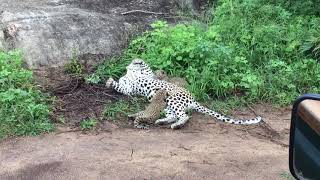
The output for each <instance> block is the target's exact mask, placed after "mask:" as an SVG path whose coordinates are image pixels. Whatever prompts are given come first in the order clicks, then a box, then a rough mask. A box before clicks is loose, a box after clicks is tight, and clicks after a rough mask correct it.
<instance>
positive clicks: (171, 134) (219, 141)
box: [0, 106, 290, 180]
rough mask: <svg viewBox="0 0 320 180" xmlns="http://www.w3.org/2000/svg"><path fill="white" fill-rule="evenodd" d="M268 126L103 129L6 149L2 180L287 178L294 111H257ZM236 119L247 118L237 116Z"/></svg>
mask: <svg viewBox="0 0 320 180" xmlns="http://www.w3.org/2000/svg"><path fill="white" fill-rule="evenodd" d="M255 110H256V111H257V112H258V113H261V114H262V115H263V117H264V118H265V120H266V122H267V123H268V124H270V126H271V127H272V129H274V130H275V131H273V130H272V129H270V127H269V128H268V127H266V126H236V125H226V124H222V123H219V122H216V121H214V120H212V119H211V118H208V117H204V116H203V115H199V114H194V115H193V117H192V119H191V120H190V122H189V123H188V124H187V126H186V127H185V128H183V129H181V130H175V131H173V130H171V129H166V128H153V129H151V130H149V131H147V130H135V129H128V128H118V127H117V126H116V125H113V124H111V123H107V122H106V123H105V126H106V129H105V130H104V131H100V132H98V133H89V134H84V133H81V132H68V129H67V128H65V127H63V128H59V129H60V130H58V131H57V132H54V133H50V134H46V135H42V136H39V137H21V138H15V139H10V140H7V141H5V142H2V143H0V167H1V169H0V179H3V180H6V179H23V180H37V179H39V180H40V179H41V180H42V179H48V180H49V179H55V180H56V179H211V180H212V179H230V180H231V179H232V180H233V179H252V180H257V179H268V180H269V179H287V177H288V172H289V170H288V147H287V144H288V143H287V142H288V128H289V118H290V113H289V111H288V110H275V109H271V108H268V107H265V106H257V107H255ZM236 114H239V115H241V114H245V112H242V113H239V112H238V113H236Z"/></svg>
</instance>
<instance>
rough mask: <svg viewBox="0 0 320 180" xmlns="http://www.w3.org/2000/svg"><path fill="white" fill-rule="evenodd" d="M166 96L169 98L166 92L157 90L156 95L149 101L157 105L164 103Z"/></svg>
mask: <svg viewBox="0 0 320 180" xmlns="http://www.w3.org/2000/svg"><path fill="white" fill-rule="evenodd" d="M168 96H169V94H168V92H167V90H165V89H159V90H157V91H156V93H155V94H154V96H153V97H152V99H151V101H155V102H157V103H165V102H166V99H167V98H168Z"/></svg>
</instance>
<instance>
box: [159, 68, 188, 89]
mask: <svg viewBox="0 0 320 180" xmlns="http://www.w3.org/2000/svg"><path fill="white" fill-rule="evenodd" d="M155 75H156V78H157V79H160V80H163V81H167V82H170V83H173V84H175V85H177V86H179V87H186V86H187V85H188V82H187V81H186V80H185V79H184V78H181V77H176V76H175V77H169V76H168V75H167V73H166V72H165V71H164V70H161V69H160V70H156V71H155Z"/></svg>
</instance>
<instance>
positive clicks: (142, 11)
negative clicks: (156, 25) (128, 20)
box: [121, 10, 168, 15]
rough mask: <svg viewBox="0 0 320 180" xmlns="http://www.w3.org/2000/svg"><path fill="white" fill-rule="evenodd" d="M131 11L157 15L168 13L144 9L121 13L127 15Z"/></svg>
mask: <svg viewBox="0 0 320 180" xmlns="http://www.w3.org/2000/svg"><path fill="white" fill-rule="evenodd" d="M131 13H144V14H155V15H168V13H162V12H152V11H144V10H132V11H127V12H123V13H121V14H122V15H127V14H131Z"/></svg>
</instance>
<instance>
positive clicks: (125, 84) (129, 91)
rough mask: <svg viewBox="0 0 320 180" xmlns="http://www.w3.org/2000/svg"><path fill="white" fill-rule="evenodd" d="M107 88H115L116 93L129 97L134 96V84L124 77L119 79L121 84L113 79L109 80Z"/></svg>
mask: <svg viewBox="0 0 320 180" xmlns="http://www.w3.org/2000/svg"><path fill="white" fill-rule="evenodd" d="M106 87H107V88H113V89H115V90H116V91H118V92H120V93H123V94H125V95H128V96H131V95H133V88H132V83H131V82H130V81H129V80H128V79H126V78H123V77H122V78H120V79H119V82H117V81H115V80H114V79H113V78H109V79H108V80H107V82H106Z"/></svg>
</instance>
